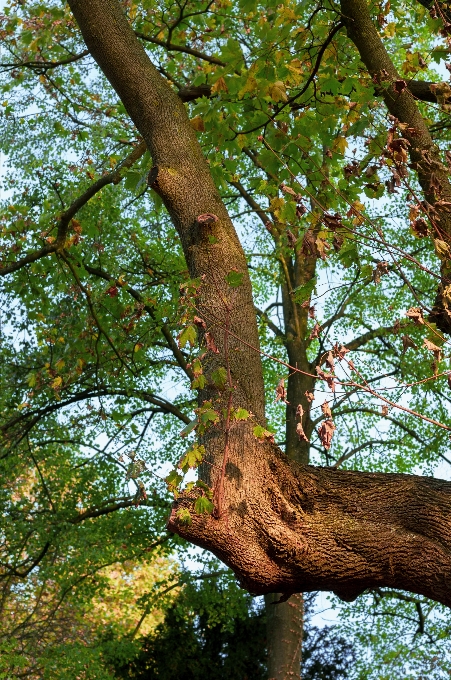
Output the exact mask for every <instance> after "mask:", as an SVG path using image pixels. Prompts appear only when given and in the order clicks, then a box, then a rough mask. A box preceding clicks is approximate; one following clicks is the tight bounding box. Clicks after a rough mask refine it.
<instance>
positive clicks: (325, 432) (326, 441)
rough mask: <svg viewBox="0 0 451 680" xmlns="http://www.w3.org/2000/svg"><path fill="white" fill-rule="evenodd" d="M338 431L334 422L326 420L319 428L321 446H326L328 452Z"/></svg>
mask: <svg viewBox="0 0 451 680" xmlns="http://www.w3.org/2000/svg"><path fill="white" fill-rule="evenodd" d="M336 429H337V428H336V427H335V425H334V423H333V421H332V420H325V421H324V422H323V423H321V426H320V427H319V428H318V434H319V438H320V439H321V444H322V445H323V446H324V448H325V449H326V451H328V450H329V449H330V445H331V442H332V437H333V434H334V431H335V430H336Z"/></svg>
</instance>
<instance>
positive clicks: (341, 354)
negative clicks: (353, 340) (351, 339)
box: [332, 343, 351, 361]
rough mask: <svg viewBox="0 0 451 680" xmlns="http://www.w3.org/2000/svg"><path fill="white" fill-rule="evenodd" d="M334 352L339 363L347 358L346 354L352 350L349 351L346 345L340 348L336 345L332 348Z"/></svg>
mask: <svg viewBox="0 0 451 680" xmlns="http://www.w3.org/2000/svg"><path fill="white" fill-rule="evenodd" d="M332 351H333V353H334V357H336V358H337V359H338V360H339V361H342V359H344V358H345V356H346V354H348V352H350V351H351V350H349V349H348V348H347V347H345V346H344V345H340V346H338V344H337V343H336V344H335V345H334V346H333V347H332Z"/></svg>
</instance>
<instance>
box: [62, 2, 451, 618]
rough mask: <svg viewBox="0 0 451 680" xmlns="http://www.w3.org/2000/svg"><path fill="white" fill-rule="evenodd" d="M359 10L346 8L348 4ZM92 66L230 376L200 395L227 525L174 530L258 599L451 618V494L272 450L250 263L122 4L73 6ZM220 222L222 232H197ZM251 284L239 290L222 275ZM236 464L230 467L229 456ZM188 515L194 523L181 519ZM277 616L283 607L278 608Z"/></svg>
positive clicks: (439, 486) (406, 478) (212, 521)
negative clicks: (211, 419)
mask: <svg viewBox="0 0 451 680" xmlns="http://www.w3.org/2000/svg"><path fill="white" fill-rule="evenodd" d="M350 3H351V0H349V2H348V3H347V4H350ZM69 4H70V6H71V8H72V11H73V12H74V15H75V17H76V19H77V21H78V24H79V26H80V28H81V31H82V33H83V36H84V38H85V41H86V44H87V45H88V48H89V50H90V51H91V54H92V56H93V57H94V58H95V59H96V61H97V62H98V64H99V66H100V68H101V69H102V70H103V72H104V73H105V75H106V76H107V78H108V79H109V81H110V82H111V84H112V85H113V87H114V88H115V89H116V91H117V93H118V95H119V96H120V98H121V100H122V102H123V104H124V106H125V107H126V109H127V111H128V113H129V115H130V116H131V118H132V119H133V121H134V122H135V124H136V126H137V128H138V129H139V131H140V133H141V135H142V136H143V138H144V139H145V141H146V143H147V146H148V148H149V150H150V152H151V154H152V158H153V161H154V165H155V167H154V172H153V173H152V181H153V182H154V183H153V186H154V188H155V189H156V190H157V191H158V192H159V193H160V195H161V196H162V197H163V200H164V202H165V204H166V206H167V209H168V211H169V213H170V215H171V217H172V219H173V221H174V224H175V226H176V228H177V230H178V232H179V234H180V238H181V242H182V246H183V250H184V253H185V257H186V260H187V263H188V266H189V270H190V274H191V276H192V277H193V278H195V277H196V278H200V279H201V283H202V285H201V287H200V292H199V298H198V302H197V307H198V314H199V315H200V316H202V317H203V318H204V319H205V322H206V324H207V326H208V328H209V329H211V332H212V333H213V335H214V338H215V340H216V343H217V345H218V349H219V353H218V354H216V353H213V352H209V354H208V361H207V365H206V374H207V378H209V377H210V375H211V371H212V370H213V369H214V368H215V367H218V366H222V367H224V366H225V367H227V369H228V370H229V371H230V375H231V379H232V382H233V390H232V392H230V393H229V392H228V391H227V390H224V391H223V392H222V393H221V392H219V391H218V390H217V389H216V388H214V386H213V385H212V383H211V382H210V383H209V385H208V386H207V389H206V390H204V391H203V392H202V393H201V395H200V401H201V403H202V401H203V400H205V399H207V398H208V399H211V400H212V402H214V406H215V408H216V409H217V410H218V412H219V413H221V412H222V409H223V408H224V407H226V406H227V402H228V395H229V394H232V395H233V408H234V409H236V408H237V407H243V408H245V409H248V410H250V411H252V413H253V414H254V415H253V416H252V420H250V419H249V420H244V421H234V423H233V426H231V427H230V428H229V429H228V430H226V428H225V418H223V419H222V420H221V421H220V422H218V424H217V425H215V426H212V427H210V428H209V429H208V430H207V432H206V435H205V442H204V443H205V446H206V450H207V454H206V457H207V463H206V465H205V466H204V468H203V474H204V479H205V480H206V482H207V483H208V484H210V485H211V486H212V487H215V490H217V489H218V488H219V487H220V488H221V489H222V491H221V512H217V513H216V514H215V516H212V515H205V514H196V513H195V512H194V508H193V500H194V499H195V498H196V495H197V494H198V493H200V491H199V490H196V489H193V490H192V491H191V492H190V493H187V494H185V495H184V496H182V497H180V498H179V499H178V500H177V501H176V503H175V504H174V507H173V510H172V513H171V516H170V518H169V523H168V526H169V529H170V530H171V531H174V532H177V533H179V534H180V535H181V536H183V537H184V538H186V539H187V540H189V541H191V542H193V543H195V544H197V545H199V546H201V547H203V548H206V549H208V550H210V551H212V552H213V553H214V554H216V555H217V556H218V557H219V558H220V559H222V560H223V561H224V562H225V563H226V564H228V565H229V566H230V567H231V568H232V569H233V571H234V572H235V573H236V575H237V577H238V578H239V580H240V582H241V584H242V585H243V587H245V588H247V589H248V590H249V591H250V592H252V593H255V594H266V593H274V592H281V593H285V594H286V595H288V594H292V593H297V592H304V591H311V590H332V591H334V592H336V593H337V594H338V595H339V596H340V597H342V598H344V599H347V600H352V599H354V598H355V597H357V595H358V594H360V593H362V592H363V591H364V590H366V589H367V588H373V587H376V586H377V587H380V586H388V587H391V588H402V589H405V590H411V591H413V592H415V593H419V594H422V595H425V596H427V597H431V598H433V599H435V600H438V601H440V602H442V603H444V604H448V605H451V589H450V587H449V584H450V582H451V483H449V482H444V481H440V480H436V479H431V478H423V477H416V476H413V475H397V474H383V473H365V472H360V473H359V472H351V471H343V470H332V469H327V468H326V469H323V468H313V467H309V466H306V465H301V464H298V463H296V462H294V461H291V460H290V459H289V458H288V457H287V456H286V455H285V454H284V453H282V452H281V451H280V449H278V447H277V446H275V445H274V444H273V443H272V442H271V441H270V439H269V438H268V437H265V435H262V436H261V437H260V439H257V438H256V436H255V435H254V432H253V430H254V426H255V423H256V422H257V423H261V424H264V390H263V379H262V368H261V361H260V356H259V351H258V333H257V324H256V318H255V311H254V306H253V300H252V291H251V286H250V281H249V276H248V272H247V267H246V260H245V257H244V253H243V251H242V248H241V245H240V243H239V240H238V237H237V235H236V232H235V230H234V227H233V224H232V222H231V221H230V218H229V216H228V214H227V211H226V209H225V207H224V205H223V203H222V202H221V200H220V197H219V195H218V193H217V190H216V188H215V186H214V183H213V181H212V179H211V176H210V174H209V171H208V165H207V163H206V161H205V160H204V158H203V156H202V153H201V149H200V146H199V144H198V142H197V139H196V136H195V132H194V130H192V128H191V126H190V123H189V120H188V117H187V115H186V111H185V109H184V106H183V104H182V103H181V101H180V100H179V99H178V98H177V95H176V94H174V93H173V92H172V91H171V89H170V87H169V86H168V84H167V83H166V82H165V81H164V79H163V78H162V77H161V76H160V75H159V73H158V72H157V71H156V69H155V68H154V66H153V65H152V64H151V62H150V60H149V58H148V57H147V55H146V53H145V51H144V49H143V48H142V47H141V45H140V43H139V42H138V41H137V39H136V37H135V35H134V34H133V31H132V30H131V28H130V26H129V25H128V23H127V21H126V19H125V17H124V15H123V14H122V11H121V8H120V5H119V3H118V2H117V1H116V0H90V2H89V3H86V2H85V1H84V0H70V1H69ZM205 213H211V214H212V215H214V216H215V218H212V221H211V223H208V221H207V222H205V221H204V220H202V219H199V216H202V215H203V214H205ZM232 268H235V269H237V270H238V272H240V273H241V274H242V275H243V280H242V285H240V286H238V287H237V288H234V289H233V290H232V291H231V289H230V286H229V285H228V284H227V282H226V281H225V276H226V275H227V273H228V272H230V270H231V269H232ZM226 451H227V456H225V452H226ZM180 508H187V509H188V510H189V511H190V513H191V517H192V522H191V523H190V524H187V523H186V522H183V521H182V520H181V519H180V516H179V514H178V510H179V509H180ZM274 606H275V607H276V606H277V605H274Z"/></svg>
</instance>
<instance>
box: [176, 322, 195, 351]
mask: <svg viewBox="0 0 451 680" xmlns="http://www.w3.org/2000/svg"><path fill="white" fill-rule="evenodd" d="M178 340H179V346H180V347H181V348H182V349H183V348H184V347H185V346H186V345H187V344H188V343H189V344H190V345H191V347H194V344H195V342H196V340H197V331H196V328H195V326H187V327H186V328H184V329H183V331H182V332H181V333H180V335H179V337H178Z"/></svg>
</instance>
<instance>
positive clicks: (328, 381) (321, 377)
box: [316, 366, 335, 392]
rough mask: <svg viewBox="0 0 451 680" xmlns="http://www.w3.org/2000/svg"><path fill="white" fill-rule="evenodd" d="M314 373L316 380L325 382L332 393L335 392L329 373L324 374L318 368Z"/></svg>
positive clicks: (333, 382) (332, 379) (332, 377)
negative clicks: (316, 376) (315, 373)
mask: <svg viewBox="0 0 451 680" xmlns="http://www.w3.org/2000/svg"><path fill="white" fill-rule="evenodd" d="M316 372H317V373H318V378H320V379H321V380H325V381H326V382H327V384H328V386H329V387H330V389H331V390H332V392H335V381H334V376H333V375H332V374H331V373H325V372H324V371H323V369H322V368H320V367H319V366H317V367H316Z"/></svg>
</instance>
